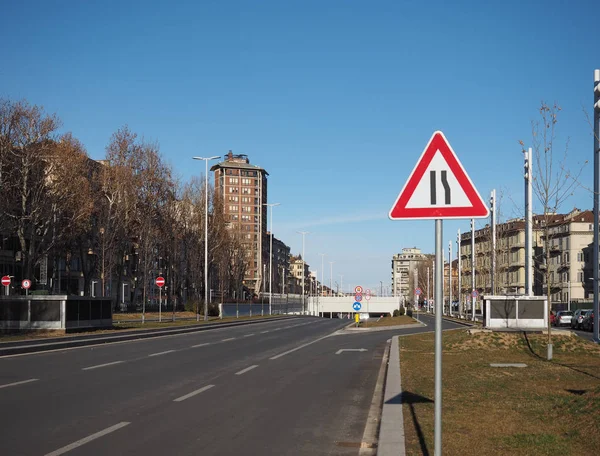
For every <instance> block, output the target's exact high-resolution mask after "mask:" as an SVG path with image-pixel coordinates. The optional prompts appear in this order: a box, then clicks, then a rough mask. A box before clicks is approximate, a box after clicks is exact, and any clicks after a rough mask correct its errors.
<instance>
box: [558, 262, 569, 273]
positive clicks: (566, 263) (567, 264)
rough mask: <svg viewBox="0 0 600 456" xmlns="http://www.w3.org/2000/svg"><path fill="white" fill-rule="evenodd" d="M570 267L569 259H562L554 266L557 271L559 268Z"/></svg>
mask: <svg viewBox="0 0 600 456" xmlns="http://www.w3.org/2000/svg"><path fill="white" fill-rule="evenodd" d="M570 267H571V262H569V261H563V262H562V263H560V264H559V265H558V267H557V268H556V269H557V270H558V271H560V270H561V269H569V268H570Z"/></svg>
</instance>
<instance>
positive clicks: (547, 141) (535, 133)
mask: <svg viewBox="0 0 600 456" xmlns="http://www.w3.org/2000/svg"><path fill="white" fill-rule="evenodd" d="M560 111H561V108H560V107H559V106H558V105H557V104H556V103H554V104H553V105H548V104H546V103H545V102H542V103H541V105H540V109H539V115H540V118H539V120H534V121H532V122H531V126H532V145H533V157H532V159H533V191H534V193H535V196H536V197H537V199H538V202H539V204H540V209H541V215H540V216H539V219H540V221H541V223H542V227H541V229H542V242H543V246H544V249H543V255H544V258H543V260H542V261H539V259H538V261H537V263H538V264H541V265H542V267H543V268H545V270H544V275H545V282H546V294H547V299H548V309H552V290H553V286H554V284H553V278H552V275H551V273H550V257H551V250H550V247H551V244H552V231H551V227H552V225H555V224H556V222H557V213H558V211H559V210H560V208H561V207H562V205H563V204H564V203H565V201H566V200H567V199H568V198H569V197H570V196H571V195H572V192H573V189H574V188H575V186H576V183H577V181H578V179H579V176H580V175H581V173H582V171H583V168H584V167H585V163H584V164H583V165H582V166H581V167H580V169H579V170H578V171H577V172H576V173H572V172H571V171H569V168H568V165H567V158H568V152H569V140H568V139H567V140H566V141H565V142H564V146H563V145H560V146H557V145H556V144H555V141H556V136H557V131H556V127H557V124H558V115H559V113H560ZM519 144H520V145H521V147H522V148H523V152H525V143H524V142H523V141H522V140H521V141H519ZM551 346H552V336H551V327H550V319H548V348H549V350H548V356H550V350H551Z"/></svg>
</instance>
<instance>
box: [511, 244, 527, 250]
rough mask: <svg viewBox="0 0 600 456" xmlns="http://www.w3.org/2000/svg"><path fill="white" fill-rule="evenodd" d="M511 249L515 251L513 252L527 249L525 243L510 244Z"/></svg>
mask: <svg viewBox="0 0 600 456" xmlns="http://www.w3.org/2000/svg"><path fill="white" fill-rule="evenodd" d="M509 248H510V249H513V250H517V249H523V248H525V243H524V242H515V243H513V244H510V246H509Z"/></svg>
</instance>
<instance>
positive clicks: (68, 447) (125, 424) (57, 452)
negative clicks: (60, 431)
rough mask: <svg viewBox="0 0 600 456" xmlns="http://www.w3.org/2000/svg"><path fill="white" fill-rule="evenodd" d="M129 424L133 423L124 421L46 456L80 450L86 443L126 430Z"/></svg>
mask: <svg viewBox="0 0 600 456" xmlns="http://www.w3.org/2000/svg"><path fill="white" fill-rule="evenodd" d="M129 424H131V423H129V422H127V421H122V422H121V423H119V424H115V425H114V426H111V427H109V428H106V429H104V430H103V431H100V432H96V433H95V434H92V435H89V436H87V437H85V438H83V439H81V440H78V441H77V442H73V443H71V444H70V445H67V446H65V447H62V448H59V449H58V450H55V451H53V452H52V453H48V454H46V456H59V455H61V454H65V453H67V452H69V451H71V450H74V449H75V448H78V447H80V446H82V445H85V444H86V443H89V442H91V441H92V440H96V439H98V438H100V437H103V436H105V435H106V434H110V433H111V432H115V431H118V430H119V429H121V428H124V427H125V426H127V425H129Z"/></svg>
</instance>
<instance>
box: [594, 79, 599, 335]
mask: <svg viewBox="0 0 600 456" xmlns="http://www.w3.org/2000/svg"><path fill="white" fill-rule="evenodd" d="M599 154H600V70H594V255H593V259H594V319H595V321H594V341H596V343H600V334H599V332H598V330H599V329H600V323H599V320H600V318H599V317H600V315H599V314H598V312H599V311H600V306H599V305H598V303H599V299H598V286H599V285H600V282H598V279H599V270H598V269H599V267H598V248H599V247H600V245H599V244H598V234H599V231H598V230H599V224H600V218H599V217H598V210H599V206H600V196H599V195H600V157H598V155H599Z"/></svg>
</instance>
